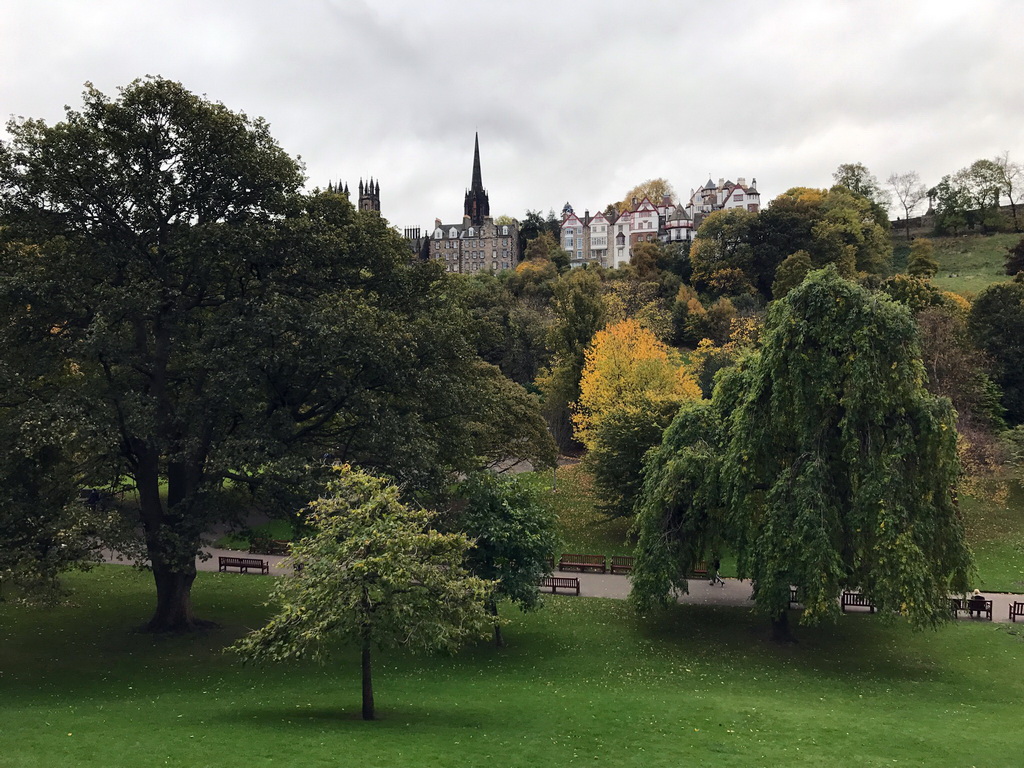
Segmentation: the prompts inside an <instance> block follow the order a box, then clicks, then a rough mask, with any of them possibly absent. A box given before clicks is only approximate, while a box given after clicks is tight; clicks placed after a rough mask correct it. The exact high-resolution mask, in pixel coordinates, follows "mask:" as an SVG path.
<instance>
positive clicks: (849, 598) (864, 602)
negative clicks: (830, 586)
mask: <svg viewBox="0 0 1024 768" xmlns="http://www.w3.org/2000/svg"><path fill="white" fill-rule="evenodd" d="M849 606H856V607H858V608H870V609H871V613H874V612H875V604H874V603H873V602H872V601H871V598H870V597H868V596H867V595H864V594H861V593H860V592H843V595H842V597H841V598H840V599H839V607H840V608H841V609H842V611H843V613H846V609H847V607H849Z"/></svg>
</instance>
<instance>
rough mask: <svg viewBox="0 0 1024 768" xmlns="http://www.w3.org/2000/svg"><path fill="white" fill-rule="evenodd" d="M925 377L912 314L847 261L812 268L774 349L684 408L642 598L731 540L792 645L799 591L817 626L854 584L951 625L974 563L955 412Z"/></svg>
mask: <svg viewBox="0 0 1024 768" xmlns="http://www.w3.org/2000/svg"><path fill="white" fill-rule="evenodd" d="M924 379H925V373H924V370H923V368H922V365H921V361H920V355H919V351H918V346H917V338H916V329H915V325H914V321H913V318H912V316H911V314H910V312H909V311H908V310H907V309H906V308H904V307H901V306H899V305H897V304H895V303H893V302H891V301H889V300H888V299H885V298H882V297H880V296H878V295H877V294H871V293H869V292H868V291H866V290H864V289H862V288H860V287H858V286H856V285H855V284H853V283H850V282H848V281H846V280H844V279H842V278H841V277H840V276H839V275H838V274H837V273H836V271H835V269H834V268H829V269H826V270H823V271H820V272H817V273H813V274H812V275H810V276H809V277H808V278H807V279H806V280H805V281H804V282H803V283H802V284H801V285H800V286H799V287H797V288H795V289H793V290H791V291H790V292H789V293H788V294H787V295H786V297H785V298H784V299H781V300H779V301H777V302H776V303H775V304H773V305H772V307H771V308H770V310H769V314H768V320H767V322H766V325H765V330H764V336H763V345H762V348H761V349H760V350H759V351H758V352H757V353H756V354H754V355H752V356H750V357H749V358H748V359H747V360H745V361H744V362H742V363H741V365H740V366H739V367H737V368H734V369H729V370H727V371H726V372H725V373H723V374H721V375H720V377H719V379H718V383H717V386H716V388H715V392H714V397H713V403H712V406H713V407H712V408H711V409H710V410H707V411H700V410H698V411H694V410H693V409H688V410H687V409H684V410H683V411H681V412H680V415H679V416H678V417H677V422H676V423H674V424H673V425H672V426H671V427H670V428H669V430H668V431H667V436H672V437H673V440H672V441H669V440H668V439H667V438H666V441H665V443H664V444H663V445H662V447H661V448H660V449H658V450H657V451H655V452H652V454H651V458H650V459H649V461H648V465H647V475H646V480H645V487H644V494H643V496H642V498H641V501H640V503H639V506H640V509H641V515H640V518H639V519H638V523H637V525H638V528H639V530H640V534H641V535H640V541H641V543H642V546H641V548H640V549H639V550H638V556H639V560H638V563H637V573H638V574H639V575H641V576H643V578H639V577H637V578H636V580H635V583H636V584H637V585H639V586H641V587H643V588H644V589H645V590H646V593H640V594H638V596H637V598H636V599H638V600H640V601H641V602H650V601H652V600H658V599H661V598H663V597H664V591H665V590H666V589H668V588H669V587H670V586H672V585H680V584H684V583H685V581H684V578H685V574H686V572H687V569H688V568H689V567H691V566H692V565H693V562H694V560H695V559H696V558H699V557H700V556H701V555H702V554H705V553H706V549H707V546H708V545H709V544H710V545H713V544H714V543H715V542H716V541H718V540H719V539H724V540H726V541H728V542H729V544H730V545H731V546H732V547H734V548H735V551H736V552H737V553H738V567H739V570H740V572H741V574H743V575H746V576H749V577H751V578H752V579H753V580H754V584H755V592H754V597H755V600H756V605H757V608H758V610H759V611H761V612H763V613H764V614H766V615H767V616H768V617H770V618H771V619H772V621H773V624H774V627H775V630H776V636H777V637H779V638H780V639H781V638H784V637H788V633H789V631H788V624H787V620H786V617H787V607H788V602H789V595H790V587H791V585H797V586H798V587H800V589H801V590H802V597H801V600H802V602H803V603H804V605H805V610H804V613H803V621H805V622H815V621H819V620H821V619H823V618H826V617H832V616H835V615H836V614H837V612H838V610H839V609H838V604H837V601H836V596H837V595H838V593H839V591H840V590H841V589H850V588H861V589H863V590H864V591H865V592H866V593H867V594H869V595H871V596H872V598H873V599H874V601H875V603H876V604H877V605H878V606H879V608H880V610H881V611H882V612H883V613H885V614H892V613H898V614H900V615H903V616H905V617H907V618H908V619H909V621H910V622H911V623H912V624H913V625H915V626H931V625H936V624H938V623H939V622H941V621H943V620H945V619H948V616H949V604H948V601H947V597H948V595H949V593H950V592H951V591H953V592H963V591H964V590H966V588H967V585H968V578H969V575H970V571H971V567H972V566H971V558H970V553H969V551H968V549H967V546H966V544H965V541H964V527H963V521H962V519H961V517H960V514H959V512H958V510H957V509H956V505H955V501H954V498H953V495H952V493H953V492H952V488H953V485H954V483H955V482H956V479H957V474H958V464H957V458H956V430H955V427H954V423H953V411H952V408H951V407H950V404H949V401H948V400H946V399H944V398H937V397H935V396H933V395H930V394H929V393H928V392H927V391H926V390H925V388H924ZM717 425H721V426H717ZM698 426H699V427H700V428H699V429H698ZM677 488H678V489H679V490H678V491H676V489H677Z"/></svg>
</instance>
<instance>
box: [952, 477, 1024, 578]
mask: <svg viewBox="0 0 1024 768" xmlns="http://www.w3.org/2000/svg"><path fill="white" fill-rule="evenodd" d="M960 508H961V509H962V510H963V513H964V519H965V521H966V525H967V540H968V542H970V545H971V549H972V550H974V559H975V562H976V564H977V566H978V580H979V584H978V587H979V588H980V589H983V590H986V591H992V592H1017V593H1024V488H1022V487H1021V486H1020V485H1019V484H1016V483H1013V484H1010V485H1009V493H1008V495H1007V496H1006V497H1005V499H999V500H998V501H993V500H991V499H982V498H974V497H970V496H963V497H961V499H960Z"/></svg>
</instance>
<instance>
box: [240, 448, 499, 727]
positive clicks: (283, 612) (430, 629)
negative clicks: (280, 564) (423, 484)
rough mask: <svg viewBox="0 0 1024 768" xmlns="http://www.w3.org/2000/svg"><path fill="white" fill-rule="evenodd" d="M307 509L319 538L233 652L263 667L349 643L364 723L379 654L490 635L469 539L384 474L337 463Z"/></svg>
mask: <svg viewBox="0 0 1024 768" xmlns="http://www.w3.org/2000/svg"><path fill="white" fill-rule="evenodd" d="M309 511H310V523H311V526H312V529H313V532H312V535H310V536H308V537H306V538H304V539H302V540H300V541H298V542H296V543H295V544H294V546H293V548H292V553H291V562H292V564H293V567H294V575H293V576H288V577H283V578H281V579H278V580H277V582H276V584H275V586H274V591H273V595H272V597H271V602H272V603H275V604H277V605H279V606H280V607H279V609H278V611H277V613H275V614H274V615H273V616H272V617H271V618H270V621H269V622H268V623H267V624H266V626H264V627H262V628H260V629H258V630H256V631H255V632H252V633H251V634H249V635H247V636H246V637H244V638H242V639H241V640H240V641H238V642H237V643H236V644H235V645H234V646H232V650H234V651H235V652H236V653H238V654H239V655H241V656H242V657H243V658H244V659H247V660H250V661H257V662H262V661H288V660H292V659H300V658H312V659H315V660H317V661H320V662H324V661H326V660H327V659H328V658H329V656H330V653H331V651H333V650H334V649H335V648H337V646H338V641H339V640H340V641H348V642H350V643H353V644H355V645H356V646H358V648H359V652H360V668H361V671H362V715H363V719H364V720H373V719H375V717H376V707H375V704H374V696H373V668H372V662H373V650H374V648H378V649H396V648H403V649H409V650H429V649H435V648H449V649H452V648H455V647H457V646H458V645H459V644H461V643H462V642H464V641H466V640H467V639H470V638H472V637H474V636H477V637H481V636H486V634H487V630H488V627H489V625H490V616H489V615H488V613H487V612H486V610H485V605H486V603H487V602H488V601H489V600H490V593H491V589H492V588H493V586H494V585H493V583H492V582H490V581H486V580H484V579H480V578H477V577H476V576H472V575H471V574H470V573H469V572H468V571H466V569H465V568H464V566H463V559H464V557H465V555H466V553H467V551H468V550H469V549H470V548H471V547H472V546H473V545H472V542H471V541H470V540H469V539H468V538H466V536H464V535H462V534H458V533H439V532H438V531H436V530H433V529H432V528H431V527H430V525H431V522H432V520H433V518H434V514H433V513H431V512H428V511H426V510H422V509H414V508H412V507H410V506H408V505H405V504H403V503H402V502H401V501H400V499H399V492H398V488H397V487H395V486H394V485H391V484H389V483H387V482H385V481H384V480H382V479H380V478H378V477H375V476H373V475H370V474H367V473H365V472H361V471H359V470H355V469H352V468H351V467H349V466H347V465H345V466H343V467H339V469H338V476H337V477H336V478H335V479H334V480H332V481H331V482H330V483H329V485H328V489H327V494H326V495H325V496H323V497H321V498H319V499H317V500H316V501H314V502H313V503H311V504H310V507H309Z"/></svg>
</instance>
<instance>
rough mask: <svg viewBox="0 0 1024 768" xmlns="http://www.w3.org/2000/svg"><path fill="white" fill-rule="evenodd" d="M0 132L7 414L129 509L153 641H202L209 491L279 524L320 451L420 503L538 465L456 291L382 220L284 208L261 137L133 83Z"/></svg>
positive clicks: (534, 426)
mask: <svg viewBox="0 0 1024 768" xmlns="http://www.w3.org/2000/svg"><path fill="white" fill-rule="evenodd" d="M9 132H10V134H11V137H12V138H11V140H10V142H8V143H6V144H5V145H4V146H3V148H2V150H0V186H2V194H0V221H2V224H3V226H2V228H0V317H2V318H3V322H2V323H0V346H2V352H0V358H2V359H0V365H2V366H3V370H4V371H5V372H6V373H7V374H8V376H7V377H6V378H5V379H4V381H3V386H4V387H5V389H6V392H5V393H4V394H5V395H6V396H5V397H4V398H3V401H4V402H5V403H9V402H17V403H19V408H22V409H24V408H27V407H31V409H33V410H34V411H35V412H37V413H42V414H45V416H46V419H45V423H47V424H52V425H54V430H53V433H52V434H50V435H49V436H48V439H49V440H50V441H51V443H54V442H56V440H57V439H58V437H59V438H60V439H61V440H67V441H69V443H70V449H69V454H71V455H75V456H87V457H89V464H90V466H89V467H88V470H89V471H90V472H91V473H93V474H100V476H105V477H122V476H128V477H130V478H131V480H132V481H133V483H134V485H135V486H136V487H137V488H138V491H139V497H140V515H141V523H142V527H143V529H144V532H145V537H146V543H147V547H148V555H149V559H150V560H151V561H152V564H153V573H154V579H155V581H156V584H157V592H158V607H157V611H156V613H155V615H154V617H153V620H152V621H151V627H152V628H153V629H161V630H162V629H179V628H189V627H192V626H194V625H195V617H194V616H193V614H192V609H191V604H190V602H189V600H188V595H189V587H190V584H191V582H192V580H193V579H194V578H195V569H194V559H195V556H196V553H197V550H198V546H199V536H200V534H201V533H202V532H203V531H205V530H208V529H209V527H210V524H211V523H213V522H215V521H216V520H218V519H220V518H223V516H224V510H223V509H222V505H220V504H219V503H218V498H219V496H220V495H221V493H222V489H223V487H224V484H225V481H226V480H231V481H232V482H233V483H235V487H236V488H237V487H245V488H247V489H248V490H249V492H250V493H251V500H252V503H255V504H262V505H264V506H265V508H267V509H271V510H275V511H276V510H287V511H291V510H294V509H296V508H297V507H298V506H299V505H300V504H301V503H302V500H303V499H304V498H309V496H310V495H311V494H312V493H314V492H315V491H314V490H313V489H314V487H315V486H316V483H317V480H318V478H317V477H316V473H315V472H314V471H310V466H309V465H310V459H311V458H312V457H319V456H321V455H322V454H324V453H331V454H333V455H334V456H336V457H338V458H340V459H343V460H356V461H358V462H359V463H360V464H361V465H363V466H367V467H372V468H375V469H378V470H381V471H386V472H388V473H389V474H391V475H393V476H395V477H396V478H399V479H400V480H402V481H403V482H407V483H409V484H410V485H411V486H412V487H414V488H415V489H416V490H418V491H419V490H424V489H431V488H433V489H440V488H442V487H444V486H445V485H446V484H447V483H448V482H449V481H450V477H451V473H452V472H453V471H466V470H469V469H473V468H477V467H479V466H481V465H483V464H486V463H489V462H490V461H493V460H495V458H496V457H494V456H493V452H494V451H495V450H501V451H504V449H505V447H504V444H502V445H501V446H500V448H499V445H498V443H497V442H496V441H499V440H500V441H505V440H506V439H507V438H508V437H509V436H510V435H512V434H516V435H518V436H521V437H523V439H524V440H525V443H524V444H532V445H534V446H535V447H538V449H539V450H541V451H544V450H548V449H546V448H544V447H543V446H541V445H539V444H538V443H537V442H536V440H537V438H538V435H540V433H541V432H542V431H543V424H542V422H541V420H540V417H539V414H537V412H536V408H535V406H533V405H531V404H530V402H529V401H528V400H527V399H526V396H525V394H524V393H522V391H521V390H517V389H516V388H514V387H510V386H508V384H507V382H506V381H504V380H503V379H502V378H501V377H500V375H498V373H497V371H496V370H495V369H494V368H492V367H490V366H487V365H485V364H483V363H481V362H480V360H479V359H478V358H477V357H476V355H475V354H474V348H473V343H472V342H473V341H474V339H473V334H472V327H471V326H472V323H473V319H472V315H471V314H470V313H469V312H468V311H467V310H466V308H465V306H464V305H463V304H462V303H461V301H460V299H461V297H460V296H459V295H458V291H457V290H454V289H453V288H452V281H451V280H450V279H449V278H447V277H446V276H445V275H444V274H443V273H442V272H441V270H440V269H439V268H438V266H437V265H436V264H423V263H414V264H412V263H410V260H409V258H408V249H407V245H406V243H405V242H404V241H403V240H402V239H401V238H400V237H399V236H398V235H397V233H395V232H394V231H393V230H392V228H391V227H390V226H389V225H388V223H387V222H386V220H384V219H382V218H381V217H380V216H378V215H376V214H375V213H372V212H370V213H367V212H356V211H355V210H354V209H353V208H352V206H351V204H350V203H349V202H348V200H347V199H346V198H345V197H344V196H340V195H335V194H331V193H314V194H311V195H302V194H300V193H299V192H298V187H299V185H300V183H301V180H302V178H301V173H300V169H299V166H298V164H297V163H296V162H295V161H294V160H292V159H291V158H289V157H288V156H287V155H286V154H285V153H284V152H283V151H282V150H281V149H280V148H279V147H278V146H277V144H276V143H275V142H274V141H273V139H272V138H271V137H270V135H269V131H268V129H267V126H266V124H265V123H263V122H262V121H259V120H250V119H249V118H247V117H245V116H244V115H239V114H235V113H232V112H230V111H229V110H228V109H227V108H225V107H224V106H223V105H220V104H216V103H213V102H210V101H208V100H206V99H204V98H201V97H199V96H196V95H194V94H191V93H189V92H188V91H186V90H185V89H184V88H182V87H181V86H180V85H179V84H177V83H172V82H170V81H167V80H163V79H159V78H149V79H146V80H142V81H136V82H135V83H132V84H131V85H129V86H128V87H126V88H124V89H122V90H121V92H120V94H119V97H118V98H117V99H116V100H111V99H108V98H107V97H105V96H104V95H103V94H101V93H99V92H98V91H96V90H95V89H92V88H90V89H89V90H88V91H87V92H86V94H85V105H84V108H83V110H82V111H81V112H76V111H73V110H69V111H68V113H67V116H66V119H65V121H64V122H62V123H58V124H57V125H55V126H47V125H45V124H44V123H42V122H41V121H23V122H14V123H12V124H11V125H10V127H9ZM29 382H36V383H38V385H36V384H33V385H32V386H27V384H28V383H29ZM506 405H507V406H508V407H505V406H506ZM513 418H515V419H517V420H518V421H517V422H516V423H513V422H512V419H513ZM496 420H497V422H498V423H495V421H496ZM527 425H529V426H527ZM522 427H526V429H525V430H524V429H522ZM509 429H512V430H513V431H512V432H509ZM82 471H85V470H84V469H83V470H82ZM162 483H166V487H167V495H166V500H164V499H163V498H161V494H160V488H161V484H162Z"/></svg>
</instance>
